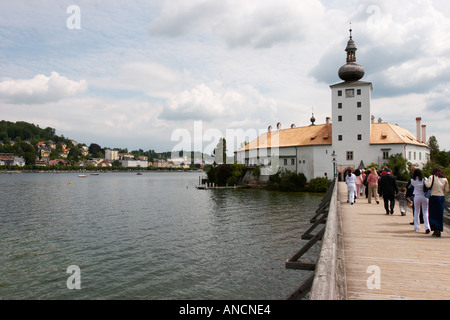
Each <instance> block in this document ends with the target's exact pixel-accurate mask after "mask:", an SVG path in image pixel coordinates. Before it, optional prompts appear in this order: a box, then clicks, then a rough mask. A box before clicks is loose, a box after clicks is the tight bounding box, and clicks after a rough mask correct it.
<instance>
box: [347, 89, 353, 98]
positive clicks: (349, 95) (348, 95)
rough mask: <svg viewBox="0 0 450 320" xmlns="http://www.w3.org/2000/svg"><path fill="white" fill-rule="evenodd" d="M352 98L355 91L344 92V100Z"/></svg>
mask: <svg viewBox="0 0 450 320" xmlns="http://www.w3.org/2000/svg"><path fill="white" fill-rule="evenodd" d="M354 96H355V89H346V90H345V97H346V98H353V97H354Z"/></svg>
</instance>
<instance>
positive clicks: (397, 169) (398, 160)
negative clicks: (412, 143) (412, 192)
mask: <svg viewBox="0 0 450 320" xmlns="http://www.w3.org/2000/svg"><path fill="white" fill-rule="evenodd" d="M386 166H387V167H389V168H390V169H392V174H393V175H394V176H395V177H396V178H397V180H401V181H407V180H408V178H409V170H408V160H406V159H405V158H403V155H402V154H401V153H397V154H396V155H391V156H390V157H389V162H388V163H386Z"/></svg>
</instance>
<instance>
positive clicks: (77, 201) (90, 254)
mask: <svg viewBox="0 0 450 320" xmlns="http://www.w3.org/2000/svg"><path fill="white" fill-rule="evenodd" d="M77 175H78V174H77V173H15V174H11V175H10V174H0V190H1V191H0V204H1V205H0V228H1V230H0V231H1V232H0V242H1V246H0V259H1V263H0V266H1V267H0V269H1V270H0V299H150V300H157V299H161V300H174V299H177V300H178V299H186V300H190V299H192V300H206V299H208V300H216V299H217V300H218V299H220V300H261V299H263V300H265V299H274V300H280V299H281V300H282V299H285V298H286V297H287V296H288V295H289V294H290V293H291V292H292V291H294V290H295V289H296V288H297V287H298V286H299V285H300V284H301V283H302V282H303V281H304V280H305V279H306V278H307V277H308V276H309V275H310V274H311V272H310V271H299V270H287V269H286V268H285V261H286V259H288V258H290V257H291V256H293V255H294V254H295V253H296V252H297V251H298V250H299V249H300V248H301V247H302V246H303V244H304V243H306V240H301V235H302V233H303V232H304V231H306V230H307V229H308V228H309V227H310V226H311V223H310V222H309V220H310V219H311V217H312V216H313V215H314V211H315V210H316V209H317V208H318V205H319V203H320V201H321V199H322V197H323V195H321V194H319V195H316V194H308V193H282V192H276V191H267V190H255V189H236V190H197V189H196V188H195V186H196V185H198V181H199V176H203V175H204V174H202V173H201V172H145V173H143V175H136V173H133V172H126V173H100V174H99V175H97V176H94V175H90V174H89V173H87V174H86V175H87V177H86V178H79V177H78V176H77ZM319 250H320V247H319V245H316V246H315V247H313V249H312V250H311V252H310V253H309V254H310V256H312V257H317V255H318V252H319ZM306 258H308V257H306ZM73 265H75V266H77V267H79V273H78V275H79V277H78V278H77V280H76V281H78V280H79V283H80V285H81V289H72V290H70V289H69V288H68V284H67V282H68V279H69V277H72V273H67V269H68V267H69V266H73ZM70 279H72V278H70ZM76 281H75V280H74V281H73V282H72V281H71V283H75V282H76Z"/></svg>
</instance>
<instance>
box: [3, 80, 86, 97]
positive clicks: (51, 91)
mask: <svg viewBox="0 0 450 320" xmlns="http://www.w3.org/2000/svg"><path fill="white" fill-rule="evenodd" d="M86 88H87V83H86V81H85V80H80V81H73V80H70V79H67V78H66V77H63V76H61V75H59V74H58V73H57V72H52V73H51V74H50V76H45V75H43V74H38V75H36V76H35V77H34V78H32V79H19V80H5V81H2V82H0V99H2V100H6V101H7V102H8V103H13V104H21V103H25V104H42V103H46V102H54V101H58V100H61V99H64V98H69V97H73V96H76V95H78V94H80V93H82V92H83V91H85V90H86Z"/></svg>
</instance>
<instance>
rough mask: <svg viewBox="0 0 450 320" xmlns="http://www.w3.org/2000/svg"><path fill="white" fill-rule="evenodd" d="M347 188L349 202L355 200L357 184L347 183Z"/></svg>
mask: <svg viewBox="0 0 450 320" xmlns="http://www.w3.org/2000/svg"><path fill="white" fill-rule="evenodd" d="M347 190H348V202H349V203H353V202H355V192H356V185H355V184H354V183H349V184H347Z"/></svg>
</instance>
